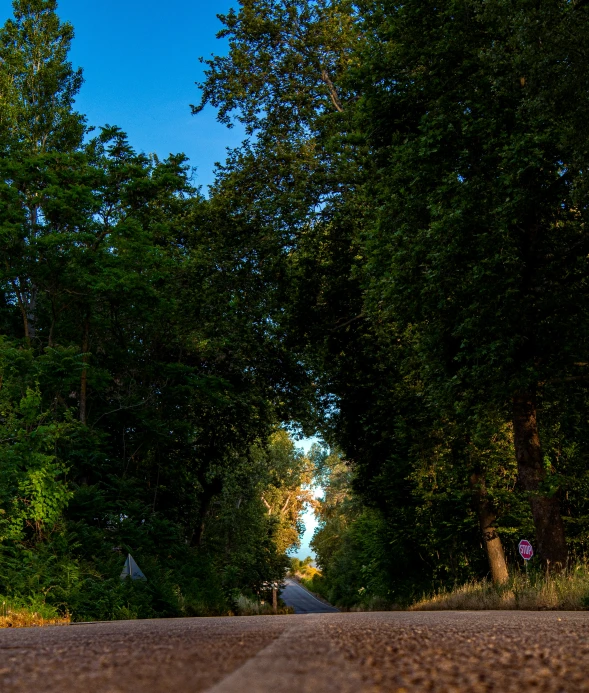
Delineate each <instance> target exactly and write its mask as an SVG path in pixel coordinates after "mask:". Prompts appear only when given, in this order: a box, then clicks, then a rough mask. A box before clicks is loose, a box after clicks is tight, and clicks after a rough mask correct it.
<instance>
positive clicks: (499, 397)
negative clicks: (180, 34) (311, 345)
mask: <svg viewBox="0 0 589 693" xmlns="http://www.w3.org/2000/svg"><path fill="white" fill-rule="evenodd" d="M586 11H587V10H586V8H585V7H584V6H583V5H580V4H577V5H573V4H571V3H567V2H560V1H559V0H555V1H554V2H549V3H544V4H542V5H541V6H537V5H536V4H534V3H520V4H518V5H517V6H512V5H509V4H505V3H502V2H490V3H488V2H487V3H471V4H467V5H465V4H460V3H454V2H451V1H449V2H446V3H443V4H442V5H439V4H436V5H435V6H434V5H433V4H432V5H431V6H430V5H427V3H426V4H425V5H424V3H422V2H415V3H414V2H409V3H406V4H404V5H403V6H392V5H390V4H387V3H384V4H382V3H380V4H377V3H371V2H366V3H362V4H361V12H362V15H363V17H364V21H365V31H366V34H367V35H370V40H369V41H368V42H367V44H366V46H367V48H366V50H365V51H364V52H363V58H364V59H363V60H361V61H360V65H361V68H360V70H359V72H358V73H357V74H359V75H362V76H361V78H360V79H359V81H358V82H357V84H358V90H359V91H361V92H362V94H363V96H362V102H361V106H360V111H359V112H360V113H361V115H360V118H361V122H362V126H361V127H362V129H363V130H364V131H365V132H369V133H370V136H369V141H370V144H371V147H372V149H373V152H374V157H375V160H376V162H377V164H376V169H377V171H378V173H377V175H376V177H375V179H374V182H375V185H373V186H371V189H372V194H373V195H374V196H375V198H376V199H378V200H379V201H380V204H381V208H380V215H379V220H378V223H377V224H375V225H374V227H373V228H372V229H371V230H370V233H369V234H367V237H366V238H367V242H366V249H367V252H368V253H369V258H370V259H369V266H368V274H367V276H368V277H370V281H369V282H367V285H366V286H367V290H368V297H369V305H370V311H371V313H372V314H373V316H374V319H375V320H381V321H385V322H392V321H393V322H395V323H399V322H400V323H401V324H402V325H405V326H409V325H411V330H412V333H413V342H414V345H415V347H416V348H417V351H414V352H413V353H414V355H415V356H416V357H417V358H418V360H419V362H420V364H421V365H420V371H421V374H422V377H423V378H424V380H425V382H426V383H427V387H428V389H429V390H430V392H436V393H437V394H436V395H435V397H436V398H437V401H438V403H439V405H440V406H441V407H444V406H447V407H449V408H452V409H453V410H455V411H459V412H460V411H461V412H463V413H464V414H466V415H468V412H471V413H474V412H476V411H477V410H480V407H481V403H482V402H485V401H487V402H492V403H494V406H495V407H496V408H497V410H502V411H503V412H504V415H505V416H506V417H508V418H509V419H511V421H512V425H513V430H514V446H515V455H516V458H517V463H518V477H519V483H520V486H521V488H522V489H523V490H524V491H525V493H526V494H527V495H528V497H529V502H530V506H531V511H532V515H533V517H534V524H535V527H536V540H537V544H538V549H539V552H540V555H541V556H542V559H543V560H544V561H545V562H546V563H547V564H548V563H550V564H551V565H552V566H564V565H565V564H566V562H567V546H566V540H565V533H564V525H563V521H562V517H561V511H560V504H561V500H560V494H559V491H558V469H557V467H556V460H555V459H554V458H552V459H551V456H550V452H549V451H548V450H546V449H544V450H543V448H542V443H541V429H542V422H541V420H539V404H538V402H539V400H543V401H544V402H546V399H545V398H546V397H547V396H548V395H549V392H548V390H547V389H546V385H547V384H548V383H551V382H555V381H562V380H567V379H570V378H572V379H575V378H577V377H578V376H579V375H581V376H582V377H584V375H583V374H582V373H580V372H579V368H580V367H581V366H579V365H578V364H580V363H584V362H586V348H587V346H586V345H587V331H586V326H587V324H588V322H587V315H586V311H585V308H584V306H585V305H586V301H584V300H583V299H582V298H581V297H582V296H584V295H585V292H586V282H585V276H586V272H587V266H586V262H587V260H586V258H587V254H586V247H587V236H586V231H585V228H586V220H585V218H586V215H587V206H586V203H585V192H584V191H585V189H586V185H587V183H586V175H585V170H586V156H587V154H586V145H585V141H586V140H585V139H584V137H582V136H581V137H580V136H579V134H580V133H579V129H578V124H579V108H585V104H586V100H587V91H586V89H585V86H584V85H586V83H587V77H588V73H587V68H586V65H587V62H586V55H585V52H586V48H585V46H586V32H587V26H588V24H587V17H586ZM557 94H558V95H560V97H561V99H566V101H567V103H570V108H566V109H563V108H562V106H561V103H562V102H557V100H556V95H557ZM581 104H582V105H581ZM411 358H413V357H411ZM444 402H446V404H444Z"/></svg>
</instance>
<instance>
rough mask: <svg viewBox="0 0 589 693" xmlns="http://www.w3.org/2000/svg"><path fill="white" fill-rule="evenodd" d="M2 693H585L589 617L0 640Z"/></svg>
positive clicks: (299, 620)
mask: <svg viewBox="0 0 589 693" xmlns="http://www.w3.org/2000/svg"><path fill="white" fill-rule="evenodd" d="M0 691H1V692H2V693H283V692H289V691H301V693H311V692H312V693H528V692H530V693H531V692H532V691H534V693H587V692H589V612H554V611H552V612H529V611H528V612H525V611H523V612H522V611H519V612H518V611H477V612H473V611H470V612H467V611H464V612H456V611H454V612H452V611H450V612H419V613H415V612H413V613H408V612H389V613H345V614H343V613H321V614H307V615H301V616H247V617H241V618H185V619H169V620H154V621H118V622H115V623H97V624H92V625H78V626H66V627H61V628H23V629H12V628H7V629H3V630H0Z"/></svg>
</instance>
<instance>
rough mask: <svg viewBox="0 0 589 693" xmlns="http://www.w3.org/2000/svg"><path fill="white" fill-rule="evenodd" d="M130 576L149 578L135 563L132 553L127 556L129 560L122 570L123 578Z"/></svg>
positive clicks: (132, 577) (138, 578)
mask: <svg viewBox="0 0 589 693" xmlns="http://www.w3.org/2000/svg"><path fill="white" fill-rule="evenodd" d="M127 577H130V578H131V580H147V578H146V577H145V575H144V574H143V573H142V572H141V568H140V567H139V566H138V565H137V563H135V559H134V558H133V556H131V554H129V555H128V556H127V560H126V561H125V565H124V566H123V570H122V572H121V580H124V579H125V578H127Z"/></svg>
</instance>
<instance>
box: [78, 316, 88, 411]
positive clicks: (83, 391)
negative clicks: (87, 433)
mask: <svg viewBox="0 0 589 693" xmlns="http://www.w3.org/2000/svg"><path fill="white" fill-rule="evenodd" d="M89 338H90V320H89V318H86V321H85V322H84V341H83V343H82V364H83V366H82V377H81V379H80V421H81V422H82V423H83V424H85V423H86V398H87V394H88V367H87V365H88V349H89V348H90V344H89V342H90V339H89Z"/></svg>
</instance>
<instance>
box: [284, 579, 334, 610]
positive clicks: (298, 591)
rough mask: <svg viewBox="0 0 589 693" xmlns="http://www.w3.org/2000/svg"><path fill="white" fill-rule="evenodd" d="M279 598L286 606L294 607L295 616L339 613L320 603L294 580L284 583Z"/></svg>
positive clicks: (328, 605)
mask: <svg viewBox="0 0 589 693" xmlns="http://www.w3.org/2000/svg"><path fill="white" fill-rule="evenodd" d="M280 596H281V597H282V601H283V602H284V603H285V604H286V605H287V606H293V607H294V610H295V614H334V613H335V614H337V613H339V609H336V608H335V607H334V606H331V605H330V604H325V603H324V602H322V601H320V600H319V599H317V598H316V597H314V596H313V595H312V594H311V593H310V592H307V590H306V589H304V588H303V587H301V586H300V585H299V584H298V583H297V582H295V581H294V580H287V581H286V587H285V588H284V589H283V590H282V592H281V593H280Z"/></svg>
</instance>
